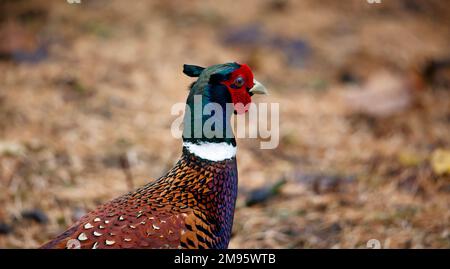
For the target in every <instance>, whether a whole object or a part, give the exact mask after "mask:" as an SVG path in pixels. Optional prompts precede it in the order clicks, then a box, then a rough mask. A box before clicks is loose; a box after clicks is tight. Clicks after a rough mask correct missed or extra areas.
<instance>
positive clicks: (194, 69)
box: [183, 64, 205, 78]
mask: <svg viewBox="0 0 450 269" xmlns="http://www.w3.org/2000/svg"><path fill="white" fill-rule="evenodd" d="M203 70H205V68H204V67H201V66H197V65H191V64H184V65H183V73H185V74H186V75H187V76H189V77H194V78H195V77H198V76H200V74H201V73H202V72H203Z"/></svg>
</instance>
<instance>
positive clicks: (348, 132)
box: [0, 0, 450, 248]
mask: <svg viewBox="0 0 450 269" xmlns="http://www.w3.org/2000/svg"><path fill="white" fill-rule="evenodd" d="M70 2H75V3H72V4H71V3H70ZM76 2H77V1H76V0H70V1H69V0H68V1H65V0H60V1H44V0H35V1H31V0H28V1H27V0H1V1H0V248H34V247H38V246H39V245H40V244H42V243H43V242H45V241H46V240H49V239H50V238H52V237H54V236H55V235H57V234H58V233H60V232H62V231H63V230H65V229H66V228H67V227H68V226H69V225H71V224H72V223H73V222H75V221H76V220H77V219H79V218H80V217H81V216H82V215H83V214H85V213H86V212H88V211H89V210H91V209H94V208H95V207H96V206H97V205H99V204H101V203H104V202H106V201H108V200H110V199H112V198H114V197H117V196H119V195H121V194H123V193H125V192H127V191H129V190H132V189H133V188H136V187H138V186H141V185H143V184H146V183H147V182H149V181H151V180H153V179H155V178H158V177H159V176H161V175H162V174H163V173H164V172H166V171H167V170H168V169H169V168H170V167H171V166H172V165H173V164H174V162H175V161H176V160H177V159H178V157H179V155H180V150H181V141H180V140H177V139H175V138H173V137H172V135H171V132H170V126H171V124H172V121H173V120H174V119H175V118H176V117H175V116H172V115H171V113H170V109H171V107H172V105H173V104H174V103H177V102H184V101H185V98H186V95H187V87H188V85H189V84H190V83H191V82H192V79H191V78H188V77H186V76H184V75H183V74H182V65H183V64H184V63H190V64H197V65H202V66H207V65H211V64H217V63H224V62H229V61H238V62H243V63H247V64H249V65H250V66H251V67H252V69H253V71H254V73H255V76H256V78H257V79H258V80H259V81H261V82H263V83H264V84H265V85H266V86H267V87H268V88H269V90H270V95H269V96H266V97H259V96H258V97H255V98H254V100H255V101H259V102H278V103H279V104H280V110H281V111H280V144H279V146H278V148H276V149H274V150H261V149H259V142H260V141H258V140H255V139H239V140H238V145H239V150H238V167H239V181H240V182H239V198H238V202H237V209H236V215H235V224H234V227H233V229H234V231H233V237H232V240H231V243H230V247H231V248H366V244H367V242H368V240H370V239H376V240H378V241H379V242H380V244H381V247H384V248H449V247H450V210H449V207H450V175H449V174H450V99H449V97H450V89H449V86H450V51H449V49H450V27H449V25H450V5H449V4H448V2H447V1H445V0H442V1H441V0H429V1H419V0H396V1H392V0H390V1H387V0H381V3H376V1H372V0H371V1H368V0H348V1H335V0H323V1H313V0H305V1H293V0H261V1H260V0H248V1H181V0H178V1H139V2H138V1H123V0H122V1H120V0H81V3H79V4H77V3H76ZM371 2H374V3H371Z"/></svg>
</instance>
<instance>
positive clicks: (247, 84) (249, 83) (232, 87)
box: [224, 64, 254, 114]
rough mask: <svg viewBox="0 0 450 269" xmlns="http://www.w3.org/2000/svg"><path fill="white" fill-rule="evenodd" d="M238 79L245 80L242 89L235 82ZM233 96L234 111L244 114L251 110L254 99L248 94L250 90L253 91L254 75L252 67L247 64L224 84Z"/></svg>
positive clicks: (232, 74)
mask: <svg viewBox="0 0 450 269" xmlns="http://www.w3.org/2000/svg"><path fill="white" fill-rule="evenodd" d="M238 77H241V78H242V79H244V83H243V85H241V86H240V87H239V86H237V85H236V83H235V81H236V79H237V78H238ZM224 84H225V85H226V86H227V88H228V91H229V92H230V95H231V101H232V102H233V105H234V109H235V111H236V113H237V114H244V113H245V112H247V111H248V110H249V108H250V103H251V102H252V98H251V96H250V94H249V93H248V89H251V88H252V87H253V85H254V83H253V73H252V71H251V70H250V67H248V65H246V64H241V67H239V68H238V69H236V70H235V71H234V72H233V73H231V76H230V78H229V79H228V80H227V81H225V82H224Z"/></svg>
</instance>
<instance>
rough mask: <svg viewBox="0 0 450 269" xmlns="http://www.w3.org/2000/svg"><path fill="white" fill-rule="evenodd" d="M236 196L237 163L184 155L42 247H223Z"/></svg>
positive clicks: (227, 236)
mask: <svg viewBox="0 0 450 269" xmlns="http://www.w3.org/2000/svg"><path fill="white" fill-rule="evenodd" d="M236 194H237V167H236V159H235V158H233V159H229V160H224V161H221V162H211V161H207V160H203V159H201V158H198V157H196V156H195V155H193V154H191V153H189V152H188V151H187V150H186V149H184V150H183V155H182V157H181V159H180V160H179V161H178V163H177V164H176V165H175V167H174V168H172V170H171V171H169V172H168V173H167V175H166V176H164V177H161V178H160V179H158V180H157V181H155V182H152V183H149V184H147V185H145V186H144V187H142V188H140V189H138V190H136V191H135V192H131V193H128V194H126V195H123V196H121V197H119V198H117V199H115V200H112V201H111V202H109V203H106V204H104V205H102V206H101V207H99V208H98V209H97V210H95V211H93V212H91V213H89V214H88V215H86V216H85V217H83V218H82V219H81V220H80V221H78V222H77V223H76V224H74V225H73V226H72V227H71V228H69V230H68V232H66V233H63V234H62V235H60V236H59V237H57V238H56V239H55V240H53V241H51V242H49V243H47V244H45V245H44V246H43V248H66V247H67V244H68V242H69V240H70V239H76V240H78V241H79V242H80V246H81V248H224V247H226V246H227V245H228V239H229V237H230V235H231V227H232V221H233V211H234V203H235V199H236Z"/></svg>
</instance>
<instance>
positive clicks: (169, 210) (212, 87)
mask: <svg viewBox="0 0 450 269" xmlns="http://www.w3.org/2000/svg"><path fill="white" fill-rule="evenodd" d="M184 73H185V74H187V75H189V76H192V77H199V79H198V80H197V81H196V82H195V83H194V84H193V85H192V86H191V88H190V95H189V97H188V101H187V104H188V105H192V103H191V102H192V100H193V98H191V97H192V96H193V95H195V94H201V95H202V96H203V97H204V98H205V101H206V102H204V103H202V104H203V105H205V104H208V103H209V102H217V103H219V104H220V105H222V106H224V105H225V104H226V103H230V102H238V101H239V98H240V96H243V95H248V96H246V97H245V98H244V99H243V100H244V101H245V102H250V101H251V97H250V96H251V95H252V94H253V93H261V91H260V92H258V91H254V92H252V91H253V90H254V88H253V86H254V83H253V74H252V73H251V71H250V69H249V68H248V66H246V65H240V64H237V63H229V64H223V65H216V66H211V67H208V68H202V67H198V66H187V65H185V70H184ZM230 79H231V81H230ZM236 81H237V82H239V84H236ZM246 81H247V82H246ZM248 81H250V82H248ZM244 82H245V83H244ZM229 91H239V93H237V94H236V93H234V92H233V95H232V94H229V93H228V92H229ZM232 96H234V97H232ZM237 112H238V113H241V112H245V111H244V110H241V111H237ZM227 113H232V112H227ZM194 116H198V115H194ZM218 116H220V115H219V114H217V113H215V114H214V116H212V117H218ZM224 116H227V118H228V116H229V115H224ZM201 120H202V121H204V120H207V118H205V117H202V118H201ZM186 126H188V127H186ZM186 128H191V125H189V124H186V119H185V129H186ZM223 128H227V127H223ZM194 131H195V130H194ZM221 131H222V130H221ZM225 131H226V130H223V133H225ZM202 132H203V131H202ZM194 133H195V132H194ZM183 141H184V143H183V150H182V154H181V158H180V159H179V160H178V162H177V163H176V164H175V166H174V167H173V168H172V169H171V170H170V171H169V172H167V173H166V175H164V176H162V177H161V178H159V179H158V180H156V181H154V182H151V183H149V184H147V185H145V186H143V187H141V188H139V189H137V190H136V191H134V192H130V193H128V194H125V195H123V196H121V197H119V198H116V199H114V200H112V201H110V202H108V203H106V204H103V205H101V206H100V207H98V208H97V209H95V210H94V211H92V212H90V213H88V214H87V215H86V216H84V217H82V218H81V219H80V220H79V221H78V222H76V223H75V224H74V225H72V227H70V228H69V229H68V230H67V231H65V232H63V233H62V234H60V235H59V236H57V237H56V238H55V239H54V240H52V241H50V242H48V243H46V244H45V245H43V246H42V248H90V249H95V248H226V247H227V246H228V243H229V241H230V238H231V229H232V224H233V215H234V208H235V203H236V196H237V187H238V185H237V182H238V171H237V164H236V158H235V155H234V154H235V145H236V141H235V139H234V137H223V136H217V137H213V138H211V137H206V136H205V135H204V134H203V133H201V136H199V137H188V136H186V135H185V133H183ZM205 145H213V147H212V148H211V147H207V148H203V147H204V146H205ZM191 147H192V148H191ZM195 148H201V150H197V151H196V150H195ZM218 148H222V149H224V151H223V152H222V155H220V154H219V153H218V152H216V151H215V150H217V149H218ZM211 149H213V150H211ZM230 149H231V151H230ZM206 150H209V152H207V151H206ZM205 152H206V153H207V154H206V155H203V154H205ZM230 153H232V154H230ZM218 155H220V156H221V158H218ZM205 156H206V157H205ZM208 158H209V159H208Z"/></svg>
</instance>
